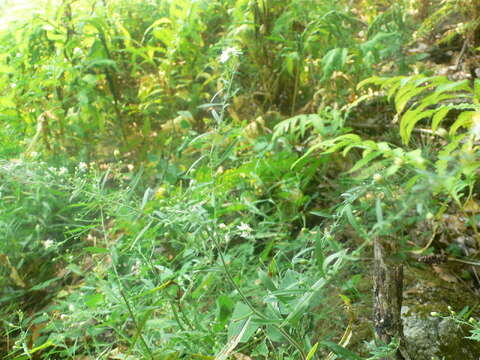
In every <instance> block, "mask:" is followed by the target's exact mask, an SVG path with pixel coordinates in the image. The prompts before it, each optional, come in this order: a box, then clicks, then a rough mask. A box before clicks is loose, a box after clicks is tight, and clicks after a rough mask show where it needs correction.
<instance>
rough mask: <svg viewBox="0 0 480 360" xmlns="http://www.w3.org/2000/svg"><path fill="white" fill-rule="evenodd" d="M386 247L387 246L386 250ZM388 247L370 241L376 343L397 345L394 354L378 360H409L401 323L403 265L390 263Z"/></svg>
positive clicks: (390, 251)
mask: <svg viewBox="0 0 480 360" xmlns="http://www.w3.org/2000/svg"><path fill="white" fill-rule="evenodd" d="M387 245H390V246H388V247H387ZM393 255H394V249H392V244H383V243H382V242H381V241H380V240H379V239H375V240H374V257H375V263H374V275H373V283H374V296H375V298H374V308H373V319H374V325H375V332H376V334H377V338H378V340H380V342H382V343H383V344H389V343H391V342H392V340H394V338H395V339H397V340H398V341H399V344H400V345H399V348H398V351H397V353H396V354H395V355H394V356H392V357H388V358H384V359H382V360H411V359H410V357H409V356H408V353H407V351H406V348H405V340H404V336H403V324H402V319H401V309H402V298H403V294H402V293H403V265H402V264H400V263H398V262H395V261H394V259H393Z"/></svg>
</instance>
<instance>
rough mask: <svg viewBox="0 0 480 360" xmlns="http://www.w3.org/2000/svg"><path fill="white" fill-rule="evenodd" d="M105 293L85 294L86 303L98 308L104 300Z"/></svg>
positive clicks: (90, 306)
mask: <svg viewBox="0 0 480 360" xmlns="http://www.w3.org/2000/svg"><path fill="white" fill-rule="evenodd" d="M103 298H104V297H103V294H92V295H87V296H85V305H87V306H88V307H89V308H90V309H96V308H97V307H98V305H99V304H100V303H102V302H103Z"/></svg>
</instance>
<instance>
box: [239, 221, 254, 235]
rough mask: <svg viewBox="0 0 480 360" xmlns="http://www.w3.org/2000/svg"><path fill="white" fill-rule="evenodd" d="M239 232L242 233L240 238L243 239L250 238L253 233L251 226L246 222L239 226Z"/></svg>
mask: <svg viewBox="0 0 480 360" xmlns="http://www.w3.org/2000/svg"><path fill="white" fill-rule="evenodd" d="M237 230H238V231H240V232H241V233H240V236H241V237H243V238H247V237H249V236H250V233H251V232H252V228H251V227H250V225H248V224H245V223H244V222H241V223H240V225H238V226H237Z"/></svg>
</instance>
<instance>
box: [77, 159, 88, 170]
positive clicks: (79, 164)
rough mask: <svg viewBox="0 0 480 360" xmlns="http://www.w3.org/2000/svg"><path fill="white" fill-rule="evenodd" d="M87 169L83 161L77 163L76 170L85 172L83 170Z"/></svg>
mask: <svg viewBox="0 0 480 360" xmlns="http://www.w3.org/2000/svg"><path fill="white" fill-rule="evenodd" d="M87 169H88V165H87V164H86V163H84V162H83V161H82V162H79V163H78V170H79V171H81V172H85V171H87Z"/></svg>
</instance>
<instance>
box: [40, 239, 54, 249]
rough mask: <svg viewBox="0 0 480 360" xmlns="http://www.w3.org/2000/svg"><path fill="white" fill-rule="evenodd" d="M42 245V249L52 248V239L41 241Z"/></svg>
mask: <svg viewBox="0 0 480 360" xmlns="http://www.w3.org/2000/svg"><path fill="white" fill-rule="evenodd" d="M42 244H43V247H44V248H45V249H48V248H49V247H52V246H53V240H52V239H47V240H45V241H43V242H42Z"/></svg>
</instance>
